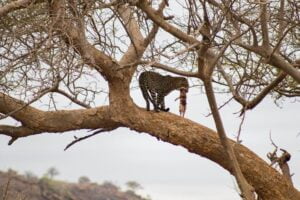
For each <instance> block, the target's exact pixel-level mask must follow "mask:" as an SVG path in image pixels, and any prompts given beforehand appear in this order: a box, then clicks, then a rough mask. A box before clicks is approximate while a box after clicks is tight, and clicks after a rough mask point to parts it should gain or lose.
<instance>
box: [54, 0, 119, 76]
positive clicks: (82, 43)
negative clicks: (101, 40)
mask: <svg viewBox="0 0 300 200" xmlns="http://www.w3.org/2000/svg"><path fill="white" fill-rule="evenodd" d="M65 3H66V2H65V1H64V0H53V1H51V4H50V13H52V18H53V20H54V22H53V24H54V26H55V27H56V31H58V32H60V33H61V34H62V35H63V38H64V40H65V41H66V43H67V44H69V45H71V46H72V47H73V48H74V50H75V51H76V52H78V53H79V54H80V55H81V57H82V59H83V61H84V62H85V63H86V64H88V65H89V66H91V67H93V68H95V69H96V70H97V71H99V72H100V73H101V74H102V75H103V76H104V77H106V78H109V77H111V76H117V75H119V74H118V73H115V71H114V70H115V69H116V68H117V66H118V64H117V63H116V61H114V60H113V59H112V58H111V57H109V56H107V55H106V54H104V53H103V52H101V51H100V50H98V49H96V48H95V47H94V46H92V45H91V44H90V43H89V42H88V41H87V39H86V37H85V29H84V27H79V26H75V25H74V23H73V22H72V20H71V19H69V18H68V17H67V16H66V10H65V9H66V8H65ZM78 23H79V24H80V23H81V21H79V22H78Z"/></svg>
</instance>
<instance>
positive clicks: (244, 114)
mask: <svg viewBox="0 0 300 200" xmlns="http://www.w3.org/2000/svg"><path fill="white" fill-rule="evenodd" d="M245 118H246V112H244V113H243V116H242V120H241V123H240V125H239V130H238V134H237V137H236V142H237V143H239V144H241V143H242V140H240V136H241V132H242V126H243V124H244V121H245Z"/></svg>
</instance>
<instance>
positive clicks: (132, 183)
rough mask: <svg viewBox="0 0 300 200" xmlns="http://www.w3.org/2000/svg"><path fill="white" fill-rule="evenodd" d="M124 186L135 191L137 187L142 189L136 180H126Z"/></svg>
mask: <svg viewBox="0 0 300 200" xmlns="http://www.w3.org/2000/svg"><path fill="white" fill-rule="evenodd" d="M126 186H127V187H128V189H129V190H130V191H133V192H136V191H137V190H138V189H142V188H143V187H142V186H141V184H139V183H138V182H136V181H128V182H127V183H126Z"/></svg>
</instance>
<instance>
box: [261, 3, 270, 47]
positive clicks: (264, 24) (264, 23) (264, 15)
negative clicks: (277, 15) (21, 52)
mask: <svg viewBox="0 0 300 200" xmlns="http://www.w3.org/2000/svg"><path fill="white" fill-rule="evenodd" d="M267 4H268V3H267V0H261V3H260V4H259V5H260V12H261V13H260V24H261V32H262V39H263V46H264V47H265V48H268V47H269V46H270V41H269V30H268V22H269V20H268V15H269V12H268V10H267Z"/></svg>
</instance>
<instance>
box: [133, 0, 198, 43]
mask: <svg viewBox="0 0 300 200" xmlns="http://www.w3.org/2000/svg"><path fill="white" fill-rule="evenodd" d="M137 6H138V7H139V8H140V9H141V10H143V11H144V12H145V13H146V14H147V16H148V17H149V18H150V19H151V20H152V21H153V22H154V23H156V24H158V25H159V26H160V27H161V28H163V29H164V30H165V31H167V32H169V33H170V34H172V35H174V36H175V37H177V38H179V39H181V40H182V41H184V42H186V43H188V44H195V43H199V45H200V44H201V42H200V41H198V40H197V39H195V38H194V37H192V36H189V35H188V34H186V33H184V32H182V31H181V30H179V29H178V28H176V27H174V26H172V25H171V24H169V23H168V22H166V21H165V20H164V18H163V16H161V15H159V14H158V12H156V11H155V10H154V9H153V8H151V7H150V6H149V4H148V2H147V1H146V0H140V1H139V3H138V4H137Z"/></svg>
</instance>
